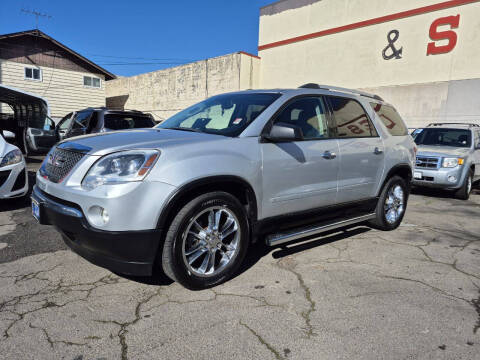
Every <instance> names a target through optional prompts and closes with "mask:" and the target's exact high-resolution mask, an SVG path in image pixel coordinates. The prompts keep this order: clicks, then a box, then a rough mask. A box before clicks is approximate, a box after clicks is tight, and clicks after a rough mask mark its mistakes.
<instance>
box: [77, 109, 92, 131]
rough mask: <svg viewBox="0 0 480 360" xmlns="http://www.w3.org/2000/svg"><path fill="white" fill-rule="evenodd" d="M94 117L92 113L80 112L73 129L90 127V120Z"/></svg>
mask: <svg viewBox="0 0 480 360" xmlns="http://www.w3.org/2000/svg"><path fill="white" fill-rule="evenodd" d="M90 115H92V111H80V112H78V113H77V114H76V115H75V117H74V120H73V127H72V128H73V129H83V128H87V127H88V120H89V119H90Z"/></svg>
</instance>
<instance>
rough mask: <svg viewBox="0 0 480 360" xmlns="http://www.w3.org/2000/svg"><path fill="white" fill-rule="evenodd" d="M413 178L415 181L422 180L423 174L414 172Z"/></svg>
mask: <svg viewBox="0 0 480 360" xmlns="http://www.w3.org/2000/svg"><path fill="white" fill-rule="evenodd" d="M413 177H414V178H415V179H422V178H423V174H422V173H421V172H420V171H415V172H414V173H413Z"/></svg>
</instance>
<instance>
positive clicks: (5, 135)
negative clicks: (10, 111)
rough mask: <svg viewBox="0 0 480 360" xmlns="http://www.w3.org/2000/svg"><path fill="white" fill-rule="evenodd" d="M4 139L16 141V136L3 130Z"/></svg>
mask: <svg viewBox="0 0 480 360" xmlns="http://www.w3.org/2000/svg"><path fill="white" fill-rule="evenodd" d="M3 137H4V138H5V140H14V139H15V134H14V133H13V132H11V131H8V130H3Z"/></svg>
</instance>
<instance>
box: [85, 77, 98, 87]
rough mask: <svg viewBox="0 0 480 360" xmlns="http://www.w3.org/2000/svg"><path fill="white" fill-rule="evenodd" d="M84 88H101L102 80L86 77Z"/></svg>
mask: <svg viewBox="0 0 480 360" xmlns="http://www.w3.org/2000/svg"><path fill="white" fill-rule="evenodd" d="M83 86H86V87H94V88H99V87H100V79H99V78H96V77H92V76H84V77H83Z"/></svg>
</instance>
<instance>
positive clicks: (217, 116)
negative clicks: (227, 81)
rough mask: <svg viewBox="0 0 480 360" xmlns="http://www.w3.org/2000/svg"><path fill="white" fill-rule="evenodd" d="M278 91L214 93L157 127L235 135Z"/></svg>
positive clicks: (277, 95)
mask: <svg viewBox="0 0 480 360" xmlns="http://www.w3.org/2000/svg"><path fill="white" fill-rule="evenodd" d="M279 97H280V94H272V93H244V94H223V95H218V96H213V97H211V98H208V99H207V100H204V101H202V102H200V103H198V104H196V105H193V106H191V107H189V108H187V109H185V110H183V111H181V112H179V113H178V114H176V115H174V116H172V117H171V118H169V119H167V120H165V121H164V122H162V123H161V124H160V125H158V126H157V127H158V128H162V129H175V130H185V131H196V132H204V133H209V134H218V135H224V136H238V135H240V133H241V132H242V131H243V130H245V128H246V127H247V126H248V125H249V124H250V123H251V122H252V121H254V120H255V118H256V117H257V116H258V115H260V114H261V113H262V112H263V111H264V110H265V109H266V108H267V107H268V106H270V105H271V104H272V103H273V102H274V101H275V100H276V99H278V98H279Z"/></svg>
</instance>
